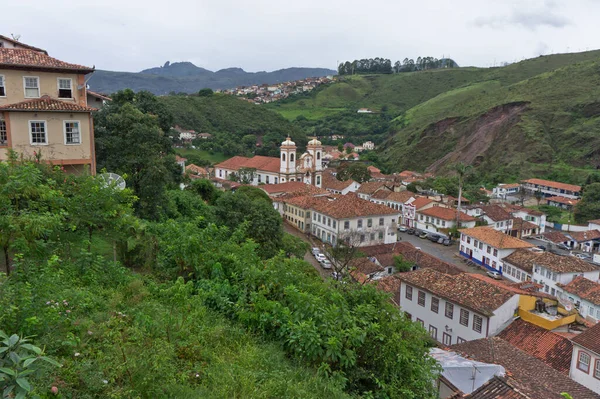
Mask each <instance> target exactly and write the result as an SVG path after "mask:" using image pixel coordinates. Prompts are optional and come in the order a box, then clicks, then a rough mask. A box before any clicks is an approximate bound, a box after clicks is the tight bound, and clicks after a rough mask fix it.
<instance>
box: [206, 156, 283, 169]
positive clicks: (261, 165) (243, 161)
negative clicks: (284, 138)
mask: <svg viewBox="0 0 600 399" xmlns="http://www.w3.org/2000/svg"><path fill="white" fill-rule="evenodd" d="M279 166H280V165H279V158H275V157H265V156H262V155H255V156H253V157H252V158H247V157H242V156H239V155H238V156H235V157H233V158H229V159H227V160H225V161H223V162H221V163H219V164H217V165H215V168H222V169H229V170H239V169H240V168H251V169H256V170H257V171H264V172H271V173H279Z"/></svg>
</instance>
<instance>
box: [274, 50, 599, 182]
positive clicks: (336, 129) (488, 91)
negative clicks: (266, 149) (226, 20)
mask: <svg viewBox="0 0 600 399" xmlns="http://www.w3.org/2000/svg"><path fill="white" fill-rule="evenodd" d="M599 83H600V51H589V52H584V53H575V54H556V55H550V56H541V57H537V58H534V59H529V60H525V61H521V62H519V63H515V64H512V65H509V66H506V67H501V68H486V69H484V68H454V69H446V70H435V71H424V72H413V73H400V74H395V75H368V76H352V77H348V78H344V79H342V80H341V81H340V82H339V83H334V84H331V85H328V86H326V87H323V88H320V89H318V90H316V91H315V92H314V93H311V94H310V95H309V96H305V97H299V98H294V99H289V100H288V101H285V102H283V103H281V104H272V105H269V107H270V108H272V109H274V110H276V111H278V112H279V113H281V114H282V115H283V116H284V117H286V118H288V119H291V120H295V122H294V123H295V124H297V125H299V126H301V127H302V128H304V129H305V130H306V131H307V133H315V134H319V135H322V136H327V135H330V134H345V135H347V136H348V139H349V140H352V138H354V139H355V140H354V141H360V140H362V139H365V138H371V139H374V140H375V141H376V142H377V143H378V144H380V148H379V150H378V152H379V154H378V155H379V158H380V161H381V164H382V166H385V167H386V168H387V169H389V170H390V171H399V170H402V169H405V168H412V169H417V170H425V169H427V170H430V171H434V172H438V173H440V172H443V171H444V170H446V169H447V167H448V166H449V165H451V164H453V163H455V162H458V161H463V162H466V163H469V164H472V165H474V166H476V167H477V168H478V170H479V171H480V173H481V174H482V175H485V176H487V177H488V178H491V179H494V180H497V179H500V178H513V179H514V178H519V177H523V176H529V175H531V174H537V175H551V174H552V172H554V171H555V169H556V166H557V165H564V164H567V165H569V166H570V167H571V171H573V170H575V169H574V168H594V167H596V166H599V165H600V86H599ZM358 108H370V109H372V110H373V111H375V112H379V113H375V114H357V113H356V110H357V109H358ZM299 115H301V116H303V117H299ZM584 175H585V170H584V171H583V173H581V174H580V175H579V176H575V177H574V179H576V180H577V179H580V178H582V176H584ZM583 178H584V177H583Z"/></svg>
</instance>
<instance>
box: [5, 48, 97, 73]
mask: <svg viewBox="0 0 600 399" xmlns="http://www.w3.org/2000/svg"><path fill="white" fill-rule="evenodd" d="M0 67H3V68H27V69H39V70H68V71H73V72H78V73H90V72H93V71H94V69H93V68H90V67H86V66H83V65H78V64H70V63H68V62H64V61H60V60H57V59H56V58H52V57H50V56H49V55H47V54H45V53H42V52H39V51H35V50H29V49H15V48H5V47H0Z"/></svg>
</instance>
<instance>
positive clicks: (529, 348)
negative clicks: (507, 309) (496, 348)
mask: <svg viewBox="0 0 600 399" xmlns="http://www.w3.org/2000/svg"><path fill="white" fill-rule="evenodd" d="M498 337H500V338H502V339H503V340H505V341H506V342H508V343H510V344H511V345H513V346H515V347H517V348H519V349H521V350H522V351H524V352H526V353H529V354H530V355H531V356H534V357H536V358H538V359H540V360H541V361H542V362H544V363H546V364H547V365H548V366H550V367H552V368H553V369H555V370H557V371H560V372H561V373H563V374H565V375H567V376H568V375H569V370H570V369H571V354H572V353H573V344H572V343H571V341H569V340H568V339H567V338H564V337H561V336H560V335H558V334H555V333H553V332H551V331H548V330H546V329H545V328H542V327H538V326H536V325H534V324H531V323H528V322H526V321H524V320H522V319H517V320H515V321H513V322H512V323H511V324H510V325H509V326H508V327H506V328H505V329H504V330H503V331H502V332H501V333H500V334H498Z"/></svg>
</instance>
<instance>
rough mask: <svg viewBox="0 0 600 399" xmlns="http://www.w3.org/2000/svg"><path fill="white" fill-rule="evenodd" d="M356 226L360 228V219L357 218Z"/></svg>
mask: <svg viewBox="0 0 600 399" xmlns="http://www.w3.org/2000/svg"><path fill="white" fill-rule="evenodd" d="M356 226H357V227H358V228H359V229H362V219H358V221H357V222H356Z"/></svg>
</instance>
